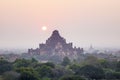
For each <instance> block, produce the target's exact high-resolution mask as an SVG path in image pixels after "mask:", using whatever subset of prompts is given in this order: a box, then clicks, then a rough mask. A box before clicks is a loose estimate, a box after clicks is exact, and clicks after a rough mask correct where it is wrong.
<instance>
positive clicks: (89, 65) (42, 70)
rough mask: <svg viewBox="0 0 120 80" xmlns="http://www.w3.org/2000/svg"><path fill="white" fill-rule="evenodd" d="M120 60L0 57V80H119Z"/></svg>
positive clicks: (91, 57)
mask: <svg viewBox="0 0 120 80" xmlns="http://www.w3.org/2000/svg"><path fill="white" fill-rule="evenodd" d="M119 79H120V61H108V60H105V59H98V58H96V57H94V56H88V57H87V58H86V59H85V60H84V61H83V62H75V60H74V61H71V60H70V59H69V58H68V57H64V58H63V61H62V62H61V63H59V64H55V63H52V62H45V63H41V62H38V61H37V60H36V59H34V58H32V59H16V60H15V61H14V62H9V61H7V60H6V59H0V80H119Z"/></svg>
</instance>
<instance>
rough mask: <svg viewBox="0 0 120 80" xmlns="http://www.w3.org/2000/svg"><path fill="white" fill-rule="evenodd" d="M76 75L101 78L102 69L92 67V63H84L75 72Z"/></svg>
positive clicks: (102, 76)
mask: <svg viewBox="0 0 120 80" xmlns="http://www.w3.org/2000/svg"><path fill="white" fill-rule="evenodd" d="M76 74H77V75H81V76H85V77H87V78H88V79H89V78H90V79H103V78H104V71H103V70H102V69H101V68H97V67H94V66H92V65H86V66H83V67H81V68H80V69H79V70H78V71H77V72H76Z"/></svg>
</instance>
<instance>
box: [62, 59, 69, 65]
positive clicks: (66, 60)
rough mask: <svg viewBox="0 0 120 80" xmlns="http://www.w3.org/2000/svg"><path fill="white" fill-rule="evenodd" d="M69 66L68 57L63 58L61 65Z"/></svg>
mask: <svg viewBox="0 0 120 80" xmlns="http://www.w3.org/2000/svg"><path fill="white" fill-rule="evenodd" d="M69 64H70V59H69V58H68V57H64V58H63V62H62V65H63V66H67V65H69Z"/></svg>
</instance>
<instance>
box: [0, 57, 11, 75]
mask: <svg viewBox="0 0 120 80" xmlns="http://www.w3.org/2000/svg"><path fill="white" fill-rule="evenodd" d="M10 70H12V64H11V63H10V62H8V61H7V60H4V59H0V74H2V73H4V72H6V71H10Z"/></svg>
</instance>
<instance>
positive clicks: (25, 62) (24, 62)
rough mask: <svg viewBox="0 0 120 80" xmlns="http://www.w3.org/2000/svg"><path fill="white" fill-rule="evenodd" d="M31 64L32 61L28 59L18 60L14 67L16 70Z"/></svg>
mask: <svg viewBox="0 0 120 80" xmlns="http://www.w3.org/2000/svg"><path fill="white" fill-rule="evenodd" d="M30 64H31V61H30V60H26V59H16V61H15V62H14V66H15V67H16V68H20V67H28V66H30Z"/></svg>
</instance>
